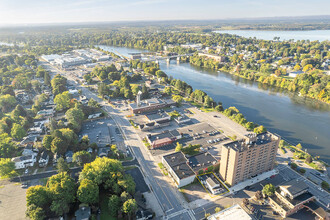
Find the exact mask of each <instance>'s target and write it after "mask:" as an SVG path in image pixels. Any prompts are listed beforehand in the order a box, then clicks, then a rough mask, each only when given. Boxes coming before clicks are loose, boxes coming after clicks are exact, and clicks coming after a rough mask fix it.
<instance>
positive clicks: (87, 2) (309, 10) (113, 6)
mask: <svg viewBox="0 0 330 220" xmlns="http://www.w3.org/2000/svg"><path fill="white" fill-rule="evenodd" d="M329 9H330V0H313V1H310V0H0V25H7V24H9V25H10V24H30V23H64V22H103V21H141V20H143V21H144V20H146V21H149V20H151V21H154V20H209V19H212V20H213V19H231V18H255V17H281V16H308V15H329V14H330V12H329Z"/></svg>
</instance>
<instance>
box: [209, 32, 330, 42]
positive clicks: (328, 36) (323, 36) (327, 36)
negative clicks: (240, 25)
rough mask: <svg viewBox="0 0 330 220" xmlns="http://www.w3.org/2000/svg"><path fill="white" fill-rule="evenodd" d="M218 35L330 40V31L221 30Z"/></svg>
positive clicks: (264, 38)
mask: <svg viewBox="0 0 330 220" xmlns="http://www.w3.org/2000/svg"><path fill="white" fill-rule="evenodd" d="M214 32H216V33H227V34H236V35H239V36H242V37H247V38H249V37H252V38H254V37H256V38H257V39H263V40H273V39H274V37H280V40H290V39H294V40H295V41H297V40H310V41H315V40H318V41H324V40H330V30H312V31H259V30H221V31H214Z"/></svg>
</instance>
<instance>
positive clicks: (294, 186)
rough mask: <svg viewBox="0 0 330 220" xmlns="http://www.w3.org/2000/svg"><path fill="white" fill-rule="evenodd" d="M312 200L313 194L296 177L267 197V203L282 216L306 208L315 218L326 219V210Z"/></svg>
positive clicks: (313, 198) (284, 216)
mask: <svg viewBox="0 0 330 220" xmlns="http://www.w3.org/2000/svg"><path fill="white" fill-rule="evenodd" d="M314 201H315V196H313V195H312V194H311V193H310V192H308V186H307V185H306V183H305V182H303V181H302V180H296V179H294V180H291V181H288V182H286V183H285V184H283V185H280V186H279V187H278V188H277V189H276V191H275V193H274V195H272V196H270V197H269V205H270V206H271V207H272V208H273V209H274V211H276V212H277V213H279V214H280V215H281V216H282V217H283V218H286V217H288V216H290V215H292V214H294V213H296V212H298V211H299V210H300V209H303V208H307V209H308V210H310V211H312V212H313V213H314V214H315V215H316V217H317V218H316V219H327V218H328V217H327V214H326V212H325V211H324V210H323V209H322V208H321V207H319V206H318V205H317V204H316V203H314Z"/></svg>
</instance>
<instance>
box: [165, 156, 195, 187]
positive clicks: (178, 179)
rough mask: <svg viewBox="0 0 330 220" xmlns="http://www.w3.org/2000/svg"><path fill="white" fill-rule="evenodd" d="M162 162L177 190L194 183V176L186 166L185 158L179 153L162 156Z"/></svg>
mask: <svg viewBox="0 0 330 220" xmlns="http://www.w3.org/2000/svg"><path fill="white" fill-rule="evenodd" d="M162 160H163V161H162V162H163V164H164V167H165V168H166V169H167V171H168V173H169V174H170V176H171V178H172V179H173V180H174V182H175V185H176V186H177V187H178V188H180V187H183V186H186V185H188V184H190V183H192V182H194V180H195V178H196V174H195V172H194V171H193V170H192V169H191V167H190V166H189V165H188V164H187V158H186V157H185V156H184V154H183V153H182V152H181V151H180V152H175V153H172V154H168V155H166V156H163V159H162Z"/></svg>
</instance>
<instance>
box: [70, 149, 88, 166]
mask: <svg viewBox="0 0 330 220" xmlns="http://www.w3.org/2000/svg"><path fill="white" fill-rule="evenodd" d="M90 161H91V154H90V153H88V152H87V151H78V152H76V153H74V154H73V162H75V163H77V164H78V165H79V166H83V165H84V164H85V163H89V162H90Z"/></svg>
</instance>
